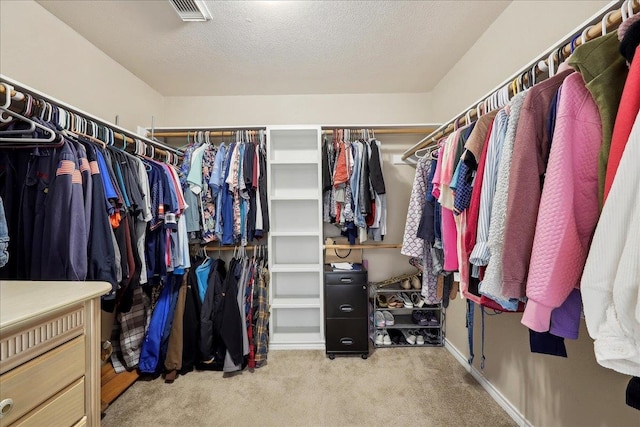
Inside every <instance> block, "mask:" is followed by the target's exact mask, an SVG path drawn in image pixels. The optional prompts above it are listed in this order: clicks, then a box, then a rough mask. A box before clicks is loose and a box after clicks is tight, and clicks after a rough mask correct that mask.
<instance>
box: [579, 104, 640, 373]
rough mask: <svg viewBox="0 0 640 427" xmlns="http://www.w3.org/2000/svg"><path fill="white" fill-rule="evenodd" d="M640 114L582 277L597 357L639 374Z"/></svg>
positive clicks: (601, 360)
mask: <svg viewBox="0 0 640 427" xmlns="http://www.w3.org/2000/svg"><path fill="white" fill-rule="evenodd" d="M638 159H640V114H638V116H637V117H636V121H635V124H634V126H633V130H632V131H631V135H630V137H629V141H628V142H627V145H626V147H625V150H624V154H623V156H622V159H621V161H620V166H619V167H618V170H617V171H616V176H615V178H614V181H613V185H612V186H611V192H610V193H609V196H608V197H607V201H606V203H605V205H604V207H603V209H602V214H601V216H600V220H599V222H598V226H597V227H596V231H595V235H594V236H593V241H592V243H591V248H590V251H589V256H588V257H587V262H586V265H585V268H584V272H583V275H582V282H581V290H582V300H583V304H584V315H585V319H586V322H587V329H588V330H589V335H591V338H593V339H594V340H595V343H594V349H595V353H596V359H597V361H598V363H599V364H600V365H602V366H604V367H607V368H610V369H613V370H616V371H618V372H621V373H623V374H627V375H634V376H640V168H639V167H638Z"/></svg>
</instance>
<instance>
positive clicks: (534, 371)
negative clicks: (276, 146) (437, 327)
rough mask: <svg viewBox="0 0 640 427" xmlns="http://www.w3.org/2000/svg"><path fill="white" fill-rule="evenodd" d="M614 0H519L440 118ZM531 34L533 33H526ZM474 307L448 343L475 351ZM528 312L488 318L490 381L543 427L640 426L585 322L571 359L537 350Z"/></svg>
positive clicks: (453, 314)
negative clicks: (470, 339) (471, 341)
mask: <svg viewBox="0 0 640 427" xmlns="http://www.w3.org/2000/svg"><path fill="white" fill-rule="evenodd" d="M606 4H608V2H607V1H572V2H568V1H563V2H560V1H514V2H513V3H511V5H509V7H507V9H505V11H504V12H503V13H502V14H501V15H500V16H499V17H498V19H496V21H495V22H494V23H493V25H491V27H490V28H489V29H488V30H487V31H486V32H485V33H484V34H483V35H482V36H481V37H480V38H479V39H478V41H477V42H476V44H475V45H474V46H473V47H472V48H471V49H470V50H469V51H468V52H467V54H466V55H465V56H464V57H463V58H462V59H461V60H460V61H459V62H458V63H457V64H456V65H455V67H454V68H453V69H452V70H451V71H450V72H449V73H448V74H447V75H446V76H445V77H444V78H443V79H442V81H441V82H440V83H439V84H438V86H437V87H436V89H435V90H434V91H433V92H432V101H433V103H434V104H433V105H432V111H433V112H434V119H438V120H441V121H445V120H448V119H450V118H451V117H452V116H453V115H454V114H458V113H460V112H461V111H462V109H464V108H466V107H467V106H468V105H469V104H471V103H472V102H474V101H476V100H477V99H478V98H479V97H480V96H483V95H484V94H485V93H487V92H488V91H489V90H491V89H492V88H493V87H495V86H496V85H498V84H500V83H501V82H502V81H503V80H505V79H506V78H507V77H509V76H510V75H511V74H513V73H514V72H516V71H517V70H519V69H520V68H521V67H522V66H524V65H525V64H527V63H528V62H530V61H531V60H532V59H533V58H534V57H536V56H537V55H539V54H540V53H542V52H544V51H546V50H547V49H548V48H549V47H551V46H552V45H553V44H555V42H556V41H557V40H559V39H560V38H562V37H564V36H565V35H566V34H567V33H569V32H570V31H572V30H573V29H574V28H575V27H577V26H578V25H580V24H581V23H582V22H584V21H585V20H586V19H588V18H590V17H591V16H592V15H593V14H595V13H596V12H597V11H598V10H600V9H601V8H602V7H604V6H605V5H606ZM527 34H530V36H526V35H527ZM465 307H466V303H465V302H464V301H462V300H460V299H456V300H454V301H452V302H451V305H450V306H449V308H448V309H447V327H446V334H447V339H448V341H449V342H450V343H451V344H452V345H453V346H454V347H456V348H457V349H458V350H459V351H460V352H461V353H462V354H465V355H467V354H468V344H467V329H466V327H465ZM521 318H522V316H521V314H515V313H506V314H501V315H498V316H487V318H486V331H485V347H486V351H485V353H486V356H487V361H486V367H485V369H484V372H483V375H484V377H485V378H486V379H487V380H488V381H489V382H490V383H491V384H492V385H493V386H494V387H495V388H496V389H497V390H498V391H499V392H500V393H501V394H502V395H503V396H504V397H505V398H506V399H507V400H508V401H510V402H511V404H512V405H513V406H515V408H516V409H517V410H518V411H519V412H520V413H522V414H523V415H524V417H525V418H526V419H527V420H528V421H529V422H530V423H531V424H533V425H535V426H544V427H554V426H563V427H574V426H575V427H590V426H599V427H604V426H611V427H614V426H615V427H622V426H638V425H640V413H638V411H637V410H635V409H632V408H630V407H628V406H626V405H625V403H624V399H625V394H624V393H625V388H626V383H627V382H628V380H629V377H627V376H625V375H621V374H618V373H616V372H614V371H611V370H608V369H605V368H602V367H600V366H599V365H598V364H597V363H596V361H595V357H594V353H593V341H592V340H591V339H590V338H589V336H588V334H587V331H586V328H585V327H584V322H583V324H582V327H581V329H580V337H579V339H578V340H575V341H574V340H566V345H567V351H568V356H569V357H568V358H567V359H564V358H559V357H554V356H546V355H541V354H533V353H531V352H530V351H529V332H528V330H527V328H525V327H524V326H522V325H521V324H520V319H521ZM475 325H476V327H475V331H474V332H475V334H474V335H475V349H474V350H475V355H476V358H475V362H474V367H475V368H476V369H477V370H480V343H481V329H480V325H481V318H480V314H479V310H476V316H475Z"/></svg>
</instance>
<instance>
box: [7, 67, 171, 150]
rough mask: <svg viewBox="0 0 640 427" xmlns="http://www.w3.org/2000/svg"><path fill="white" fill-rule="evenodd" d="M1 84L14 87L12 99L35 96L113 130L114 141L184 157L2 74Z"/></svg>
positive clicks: (18, 99)
mask: <svg viewBox="0 0 640 427" xmlns="http://www.w3.org/2000/svg"><path fill="white" fill-rule="evenodd" d="M0 82H2V83H6V84H8V85H9V86H11V87H12V89H11V98H12V99H14V100H16V101H18V102H20V101H23V100H24V99H25V93H28V94H29V95H31V96H33V97H34V98H35V99H38V100H41V101H45V102H48V103H49V104H53V105H55V106H57V107H58V108H62V109H64V110H66V111H69V112H71V113H73V114H76V115H78V116H80V117H82V118H84V119H85V120H87V121H89V122H94V123H96V124H99V125H102V126H106V127H108V128H110V129H111V130H113V136H114V139H116V140H118V141H120V142H123V143H126V144H127V145H135V143H136V140H139V141H141V142H143V143H145V144H147V145H151V146H152V147H154V150H155V152H156V153H158V154H161V155H163V156H167V155H168V154H169V153H173V154H174V155H177V156H180V157H181V156H182V154H183V152H182V151H181V150H179V149H177V148H174V147H171V146H169V145H166V144H163V143H161V142H158V141H153V140H151V139H149V138H146V137H144V136H140V135H137V134H136V133H134V132H131V131H129V130H127V129H124V128H122V127H120V126H118V125H115V124H113V123H110V122H108V121H106V120H103V119H100V118H98V117H96V116H94V115H92V114H89V113H87V112H85V111H82V110H80V109H78V108H76V107H73V106H71V105H69V104H67V103H65V102H62V101H60V100H58V99H55V98H53V97H51V96H48V95H45V94H44V93H42V92H40V91H37V90H35V89H33V88H31V87H29V86H27V85H25V84H22V83H20V82H18V81H16V80H13V79H10V78H8V77H6V76H5V75H3V74H0ZM5 92H6V89H5V87H4V86H3V85H0V93H5Z"/></svg>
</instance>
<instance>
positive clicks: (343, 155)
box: [333, 133, 349, 188]
mask: <svg viewBox="0 0 640 427" xmlns="http://www.w3.org/2000/svg"><path fill="white" fill-rule="evenodd" d="M339 138H340V139H339V140H338V141H339V142H338V156H337V158H336V169H335V171H334V173H333V186H334V187H335V188H338V187H339V186H340V184H344V183H346V182H347V181H349V168H348V167H347V150H346V145H345V143H344V141H343V140H342V134H341V133H340V134H339Z"/></svg>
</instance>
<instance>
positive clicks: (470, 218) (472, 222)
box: [462, 122, 493, 262]
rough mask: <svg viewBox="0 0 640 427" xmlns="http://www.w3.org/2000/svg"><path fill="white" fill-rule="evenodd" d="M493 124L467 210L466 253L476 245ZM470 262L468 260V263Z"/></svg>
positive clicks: (479, 162) (464, 242) (488, 132)
mask: <svg viewBox="0 0 640 427" xmlns="http://www.w3.org/2000/svg"><path fill="white" fill-rule="evenodd" d="M492 128H493V122H491V123H490V124H489V128H488V130H487V136H486V138H485V141H484V146H483V147H482V154H481V155H480V160H479V161H478V170H477V171H476V177H475V182H474V183H473V191H472V192H471V202H470V203H469V209H467V233H466V235H465V236H464V241H463V242H462V243H463V245H464V249H465V250H464V252H465V253H467V254H471V251H472V250H473V248H474V246H475V245H476V236H477V233H478V217H479V216H480V193H481V191H482V176H483V175H484V165H485V163H486V162H487V151H488V149H489V138H490V137H491V129H492ZM468 261H469V260H468V259H467V262H468Z"/></svg>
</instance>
